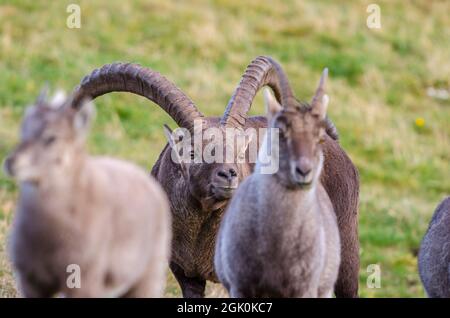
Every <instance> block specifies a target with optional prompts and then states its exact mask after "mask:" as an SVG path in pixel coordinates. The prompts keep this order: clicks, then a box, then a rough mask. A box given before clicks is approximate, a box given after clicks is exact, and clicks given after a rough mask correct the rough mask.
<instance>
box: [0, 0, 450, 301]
mask: <svg viewBox="0 0 450 318" xmlns="http://www.w3.org/2000/svg"><path fill="white" fill-rule="evenodd" d="M72 2H76V3H79V4H80V6H81V23H82V27H81V28H80V29H69V28H67V27H66V19H67V16H68V13H66V7H67V5H68V4H70V3H72ZM372 2H373V1H308V2H306V1H283V2H282V3H277V4H275V2H274V1H260V0H250V1H240V0H227V1H225V0H221V1H189V2H188V1H144V0H136V1H107V0H102V1H95V4H94V1H87V0H85V1H33V0H15V1H5V0H0V83H1V84H0V159H1V160H3V158H4V157H5V155H6V154H7V153H8V152H9V151H10V150H11V149H12V148H13V146H14V144H15V142H16V141H17V138H18V127H19V123H20V118H21V116H22V113H23V110H24V108H25V107H26V106H27V105H28V104H30V103H32V102H33V101H34V99H35V98H36V96H37V94H38V92H39V90H40V88H41V87H42V85H43V83H44V82H48V83H49V84H50V85H51V87H52V88H63V89H66V90H72V89H73V88H74V87H75V86H76V85H77V84H78V82H79V81H80V80H81V79H82V77H83V76H84V75H86V74H88V73H89V72H91V71H92V70H93V69H94V68H96V67H99V66H101V65H103V64H105V63H110V62H113V61H132V62H138V63H141V64H143V65H145V66H148V67H151V68H153V69H155V70H158V71H160V72H161V73H163V74H164V75H165V76H166V77H168V78H169V79H171V80H172V81H174V82H175V83H176V84H177V85H178V86H179V87H180V88H181V89H182V90H183V91H185V92H186V93H187V94H188V95H189V96H190V97H191V98H192V99H193V100H194V102H196V103H197V105H198V107H199V108H200V110H201V111H202V112H204V113H205V114H207V115H220V114H222V112H223V110H224V109H225V106H226V104H227V101H228V99H229V97H230V96H231V94H232V93H233V90H234V88H235V87H236V85H237V83H238V81H239V79H240V76H241V75H242V73H243V71H244V69H245V67H246V66H247V64H248V63H249V62H250V61H251V60H252V59H253V58H254V57H256V56H258V55H271V56H273V57H274V58H276V59H277V60H279V61H280V62H281V63H282V65H283V66H284V68H285V70H286V71H287V73H288V75H289V77H290V80H291V83H292V84H293V86H294V89H295V93H296V95H297V96H298V97H301V98H304V99H307V100H309V98H310V97H311V96H312V93H313V90H314V88H315V85H316V83H317V80H318V78H319V76H320V72H321V70H322V68H323V67H325V66H327V67H329V69H330V79H329V84H328V87H329V88H328V91H329V95H330V99H331V102H330V106H329V115H330V117H331V118H332V119H333V121H334V122H335V124H336V126H337V127H338V129H339V132H340V136H341V144H342V146H343V147H344V149H345V150H346V151H347V153H348V154H349V155H350V157H351V158H352V160H353V161H354V163H355V164H356V165H357V166H358V169H359V172H360V176H361V196H360V202H361V203H360V241H361V270H360V283H361V288H360V294H361V296H362V297H423V296H424V295H425V294H424V291H423V288H422V286H421V283H420V280H419V277H418V272H417V262H416V254H417V250H418V247H419V244H420V240H421V238H422V236H423V234H424V233H425V230H426V228H427V225H428V222H429V220H430V217H431V214H432V212H433V210H434V209H435V207H436V206H437V204H438V202H440V200H442V199H443V198H444V196H446V195H449V194H450V168H449V162H450V101H449V100H448V99H447V100H439V99H435V98H432V97H429V96H428V95H427V88H429V87H435V88H443V89H447V90H448V89H449V88H450V17H449V13H450V2H449V1H446V0H442V1H439V0H436V1H427V0H422V1H377V2H376V3H378V4H379V5H380V7H381V24H382V27H381V29H378V30H377V29H369V28H368V27H367V26H366V19H367V16H368V13H366V8H367V5H368V4H370V3H372ZM96 105H97V112H98V116H97V120H96V123H95V125H94V128H93V132H92V134H91V136H90V140H89V144H90V145H89V147H90V149H91V151H92V152H93V153H95V154H108V155H112V156H115V157H119V158H123V159H127V160H131V161H133V162H136V163H138V164H140V165H141V166H142V167H144V168H145V169H147V170H150V169H151V167H152V165H153V163H154V162H155V160H156V158H157V155H158V154H159V152H160V151H161V149H162V148H163V145H164V144H165V139H164V135H163V131H162V125H163V124H164V123H169V124H170V125H171V126H172V127H174V124H173V122H172V121H171V120H170V119H169V117H168V116H167V115H166V114H165V113H163V111H162V110H161V109H159V108H158V107H157V106H155V105H154V104H152V103H150V102H149V101H147V100H145V99H143V98H140V97H137V96H134V95H131V94H110V95H107V96H104V97H101V98H99V99H98V100H97V101H96ZM262 112H263V106H262V98H261V96H260V95H259V96H258V97H257V99H256V101H255V103H254V105H253V108H252V113H253V114H262ZM417 119H419V120H417ZM16 198H17V187H16V185H15V184H14V183H13V182H12V181H11V180H8V179H6V178H5V177H4V175H3V174H2V175H1V176H0V297H15V296H17V292H16V290H15V287H14V280H13V277H12V273H11V268H10V266H9V264H8V259H7V253H6V243H7V236H8V231H9V226H10V224H11V220H12V218H13V214H14V207H15V201H16ZM369 264H379V265H380V267H381V288H379V289H370V288H368V287H367V285H366V279H367V276H368V273H367V270H366V268H367V266H368V265H369ZM166 295H167V296H171V297H172V296H180V291H179V288H178V286H177V284H176V282H175V281H174V279H173V277H172V276H171V275H170V274H168V286H167V290H166ZM208 295H209V296H221V295H223V292H222V291H221V290H220V288H219V287H218V286H217V285H215V286H209V287H208Z"/></svg>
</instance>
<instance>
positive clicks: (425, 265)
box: [418, 196, 450, 298]
mask: <svg viewBox="0 0 450 318" xmlns="http://www.w3.org/2000/svg"><path fill="white" fill-rule="evenodd" d="M418 261H419V273H420V278H421V280H422V284H423V286H424V287H425V291H426V292H427V295H428V296H429V297H432V298H450V196H448V197H447V198H445V199H444V200H443V201H442V202H441V204H439V206H438V207H437V208H436V211H435V212H434V215H433V218H432V219H431V222H430V225H429V227H428V230H427V233H426V234H425V236H424V238H423V240H422V243H421V245H420V251H419V256H418Z"/></svg>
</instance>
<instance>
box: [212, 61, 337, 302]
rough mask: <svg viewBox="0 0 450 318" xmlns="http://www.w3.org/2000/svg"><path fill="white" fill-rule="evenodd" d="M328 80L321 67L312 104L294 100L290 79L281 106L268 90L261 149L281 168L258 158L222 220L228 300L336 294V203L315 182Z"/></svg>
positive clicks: (221, 256) (220, 261)
mask: <svg viewBox="0 0 450 318" xmlns="http://www.w3.org/2000/svg"><path fill="white" fill-rule="evenodd" d="M326 77H327V70H326V69H325V71H324V73H323V75H322V78H321V80H320V84H319V87H318V89H317V92H316V95H315V96H314V98H313V102H312V103H311V105H309V104H306V103H300V102H298V101H297V100H296V99H295V98H293V95H292V92H291V89H290V87H289V85H288V82H287V81H286V82H285V85H286V86H285V87H282V89H283V91H282V96H281V103H282V104H281V105H280V104H278V102H277V101H276V100H275V99H274V98H273V97H272V96H271V95H270V93H269V91H266V94H265V96H266V108H267V119H268V121H269V127H270V128H271V129H270V130H268V132H267V134H266V137H265V140H264V144H263V145H262V146H261V149H260V151H261V152H267V150H268V149H269V148H270V149H271V152H270V155H269V158H270V159H271V160H274V161H275V162H276V163H277V167H278V169H277V170H275V171H270V173H268V172H264V171H263V168H262V167H261V165H262V164H261V162H260V161H258V162H257V163H256V167H255V171H254V172H253V174H252V175H250V176H249V177H248V178H247V179H245V181H244V182H243V183H242V184H241V186H240V187H239V188H238V190H237V191H236V193H235V194H234V196H233V198H232V199H231V201H230V203H229V205H228V208H227V209H226V212H225V215H224V217H223V220H222V224H221V226H220V229H219V233H218V236H217V246H216V253H215V262H214V263H215V269H216V273H217V276H218V278H219V280H220V281H221V282H222V283H223V285H224V286H225V288H226V289H227V290H228V292H229V293H230V296H231V297H246V298H254V297H257V298H259V297H283V298H285V297H331V295H332V293H333V289H334V284H335V281H336V278H337V275H338V271H339V263H340V239H339V231H338V226H337V221H336V214H335V212H334V210H333V205H332V204H331V201H330V198H329V197H328V195H327V193H326V191H325V189H324V187H323V185H322V184H321V182H320V175H321V173H322V168H323V150H322V145H321V143H322V142H323V141H324V138H325V135H326V132H325V127H326V109H327V106H328V95H326V94H325V89H324V85H325V80H326ZM272 129H273V130H278V132H279V134H275V132H274V131H273V130H272ZM269 144H270V146H269ZM264 155H267V154H266V153H264Z"/></svg>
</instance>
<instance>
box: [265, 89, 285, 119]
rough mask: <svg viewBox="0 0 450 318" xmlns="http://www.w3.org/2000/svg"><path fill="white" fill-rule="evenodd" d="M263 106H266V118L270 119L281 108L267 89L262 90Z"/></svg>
mask: <svg viewBox="0 0 450 318" xmlns="http://www.w3.org/2000/svg"><path fill="white" fill-rule="evenodd" d="M264 104H265V106H266V114H267V117H272V116H274V115H275V114H276V113H278V112H279V111H281V109H282V108H283V107H282V106H281V105H280V104H279V103H278V101H277V99H276V98H275V97H274V96H273V95H272V93H271V92H270V89H269V88H265V89H264Z"/></svg>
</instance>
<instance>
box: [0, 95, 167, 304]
mask: <svg viewBox="0 0 450 318" xmlns="http://www.w3.org/2000/svg"><path fill="white" fill-rule="evenodd" d="M70 105H71V100H70V99H68V100H65V99H64V98H62V99H61V98H56V99H54V100H53V101H51V102H48V101H46V100H45V98H44V97H43V96H41V97H40V98H39V99H38V100H37V102H36V104H35V105H34V106H33V107H31V108H29V109H28V110H27V112H26V114H25V118H24V120H23V123H22V130H21V142H20V144H19V145H18V146H17V148H16V149H15V150H14V152H13V153H12V154H11V155H10V156H9V157H8V158H7V159H6V161H5V170H6V172H7V173H8V174H9V175H11V176H12V177H14V178H15V179H17V180H18V181H19V182H20V198H19V202H18V207H17V214H16V216H15V220H14V224H13V231H12V241H11V256H12V263H13V266H14V269H15V271H16V273H17V278H18V281H19V288H20V290H21V292H22V294H23V295H24V296H25V297H50V296H53V295H55V294H57V293H62V294H63V295H65V296H68V297H117V296H123V297H160V296H162V292H163V290H164V285H165V280H166V266H167V260H168V258H169V245H170V212H169V205H168V203H167V198H166V195H165V193H164V191H163V190H162V189H161V187H160V186H159V185H158V184H157V182H156V181H155V180H154V179H152V178H149V177H148V176H147V175H146V173H145V172H144V171H142V170H141V169H140V168H138V167H136V166H134V165H132V164H130V163H127V162H124V161H119V160H115V159H112V158H107V157H91V156H89V155H88V154H87V153H86V152H85V137H86V134H87V131H88V127H89V123H90V121H91V117H92V115H93V113H94V109H93V105H92V104H91V103H84V102H83V103H82V104H81V105H83V107H81V109H80V110H78V111H76V110H74V109H73V108H72V107H70ZM71 274H73V277H72V278H71V277H70V276H71ZM68 281H69V282H70V284H67V282H68Z"/></svg>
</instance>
